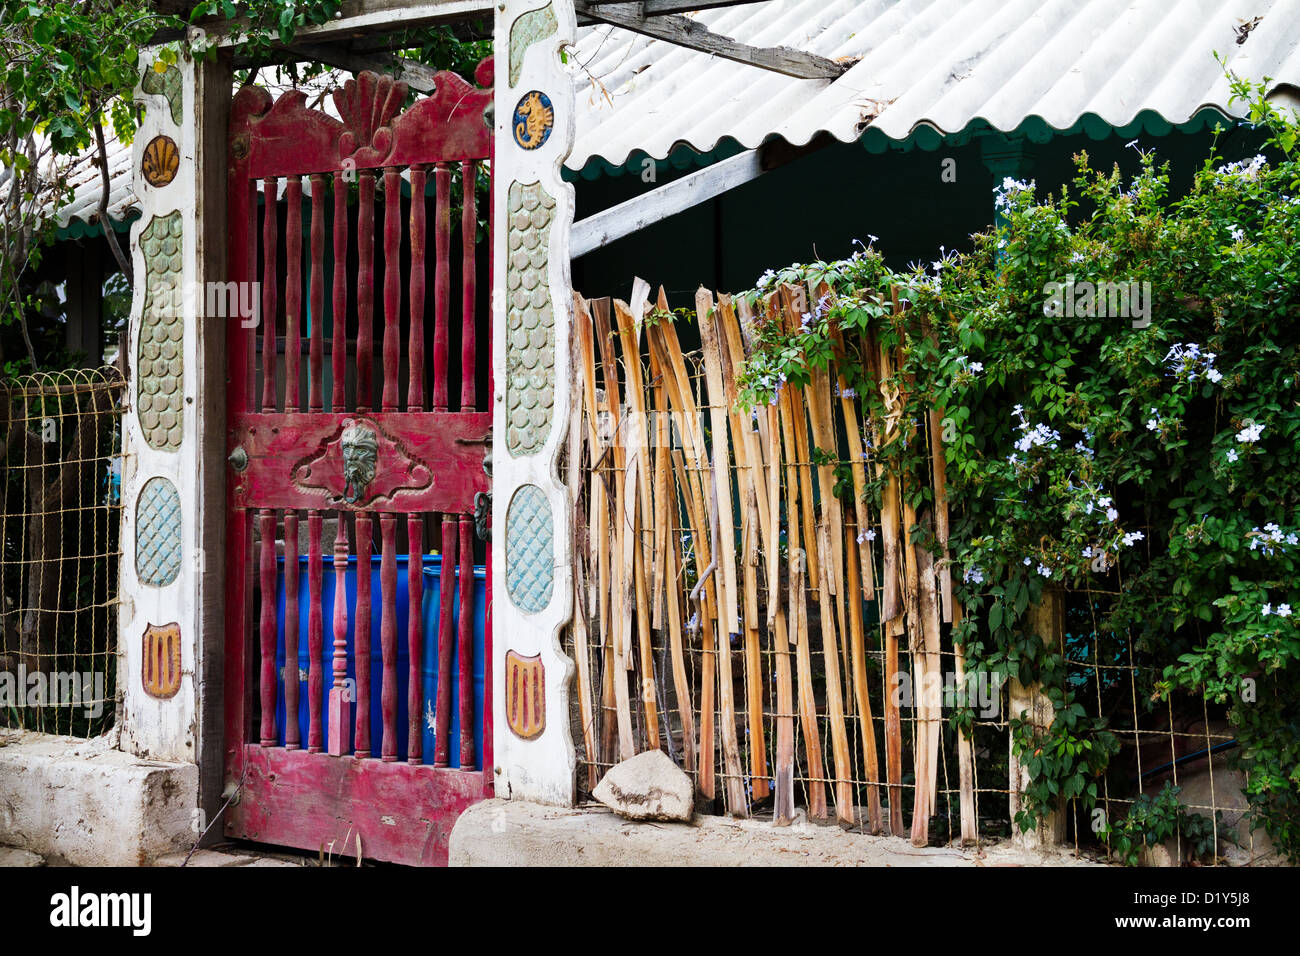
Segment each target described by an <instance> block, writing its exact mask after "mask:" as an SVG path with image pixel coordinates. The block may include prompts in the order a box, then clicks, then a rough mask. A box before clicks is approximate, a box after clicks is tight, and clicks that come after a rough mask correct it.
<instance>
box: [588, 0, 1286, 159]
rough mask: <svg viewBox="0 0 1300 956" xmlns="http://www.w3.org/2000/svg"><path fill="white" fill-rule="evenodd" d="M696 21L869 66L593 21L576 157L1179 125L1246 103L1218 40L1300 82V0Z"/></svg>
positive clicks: (902, 8) (811, 4) (803, 6)
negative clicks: (738, 55)
mask: <svg viewBox="0 0 1300 956" xmlns="http://www.w3.org/2000/svg"><path fill="white" fill-rule="evenodd" d="M693 16H694V18H695V19H697V20H699V21H700V22H701V23H703V24H705V25H706V26H708V28H709V29H710V30H712V31H713V32H715V33H719V34H722V35H725V36H729V37H731V38H733V39H735V40H739V41H741V42H744V43H748V44H751V45H753V46H792V47H796V48H798V49H801V50H806V51H808V52H811V53H817V54H820V55H822V56H825V57H828V58H830V59H833V60H838V61H848V60H854V59H856V62H855V63H854V65H853V66H852V67H851V68H850V69H849V70H848V71H847V72H846V73H844V74H843V75H842V76H840V77H839V78H837V79H835V80H833V81H832V80H810V79H795V78H791V77H787V76H782V75H779V74H776V73H771V72H768V71H765V70H762V69H759V68H757V67H753V66H748V65H744V64H739V63H734V62H732V61H729V60H723V59H721V58H718V57H715V56H711V55H709V54H705V53H700V52H696V51H692V50H687V49H683V48H681V47H677V46H673V45H672V44H669V43H666V42H664V41H661V40H652V39H649V38H647V37H643V36H639V35H636V34H633V33H631V32H629V31H626V30H623V29H620V28H618V27H610V26H603V25H602V26H593V27H587V28H584V29H583V30H582V31H580V35H579V38H578V43H577V46H576V52H577V56H576V58H575V59H576V61H577V64H578V66H577V69H578V73H577V77H576V80H575V82H576V83H577V87H578V91H579V95H578V109H579V112H578V130H577V141H576V143H575V147H574V150H573V153H572V155H571V156H570V158H569V161H568V163H567V165H568V166H569V167H570V168H572V169H581V168H583V167H584V166H585V165H586V164H587V163H588V162H589V161H590V160H592V159H594V158H597V157H598V158H600V159H603V160H604V161H606V162H608V163H610V164H612V165H615V166H617V165H621V164H622V163H624V162H626V161H627V158H628V156H629V155H630V154H631V153H632V152H633V151H634V150H641V151H644V152H645V153H648V154H649V155H651V156H653V157H655V158H657V159H662V158H665V157H666V156H667V155H668V154H669V152H670V151H671V150H672V149H673V147H674V146H676V145H678V144H687V145H690V146H692V147H694V148H695V149H697V150H699V151H701V152H708V151H710V150H712V149H713V148H714V147H715V146H716V145H717V144H718V143H719V142H720V141H722V140H723V139H725V138H728V137H729V138H731V139H734V140H735V141H737V142H738V143H739V144H740V145H741V146H744V147H747V148H753V147H756V146H758V145H760V144H761V143H762V142H763V141H764V140H766V139H769V138H771V137H773V136H780V137H783V138H784V139H786V140H788V141H789V142H790V143H792V144H795V145H803V144H805V143H807V142H808V141H809V140H811V139H812V138H813V137H814V136H815V135H816V134H818V133H819V132H823V131H824V132H827V133H829V134H831V135H833V136H835V137H836V138H837V139H839V140H841V141H844V142H849V141H852V140H854V139H857V138H858V136H859V135H860V134H861V133H862V132H863V130H864V128H866V127H867V126H868V125H869V126H872V127H874V128H875V129H876V130H878V131H880V132H881V133H883V134H884V135H886V136H888V137H889V138H891V139H895V140H902V139H906V138H907V137H908V136H909V135H910V134H911V133H913V132H914V131H916V130H917V129H919V128H923V127H930V128H932V129H934V130H937V131H941V132H944V133H955V132H958V131H961V130H963V129H965V128H966V127H967V126H968V125H970V124H971V123H973V122H975V121H981V120H982V121H984V122H987V123H988V124H990V125H991V126H993V127H994V128H996V129H998V130H1001V131H1003V132H1007V131H1010V130H1013V129H1015V128H1017V127H1018V126H1020V124H1021V123H1022V122H1023V121H1024V120H1026V119H1027V118H1029V117H1038V118H1039V119H1041V120H1042V121H1044V122H1046V123H1047V124H1048V125H1050V126H1052V127H1054V128H1056V129H1058V130H1063V129H1068V128H1070V127H1072V126H1074V125H1075V124H1076V123H1077V122H1078V121H1079V120H1080V119H1081V118H1083V117H1085V116H1087V115H1089V114H1091V115H1094V116H1096V117H1098V118H1100V119H1101V120H1103V121H1105V122H1106V123H1108V124H1110V125H1112V126H1115V127H1122V126H1126V125H1128V124H1130V123H1131V122H1132V121H1133V120H1134V119H1135V118H1136V117H1137V116H1138V114H1139V113H1141V112H1143V111H1152V112H1155V113H1158V114H1159V115H1160V116H1161V117H1163V118H1164V119H1165V120H1167V121H1168V122H1170V123H1175V124H1177V123H1184V122H1187V121H1188V120H1190V119H1191V118H1192V117H1193V116H1194V115H1195V114H1197V113H1198V112H1199V111H1200V110H1202V109H1203V108H1206V107H1212V108H1217V109H1219V110H1221V111H1223V112H1227V113H1239V112H1240V110H1239V107H1230V106H1229V104H1228V98H1229V89H1228V81H1227V79H1226V78H1225V76H1224V74H1223V70H1222V68H1221V67H1220V65H1219V64H1218V63H1217V62H1216V61H1215V58H1214V54H1215V52H1216V51H1217V52H1218V53H1219V54H1220V55H1222V56H1223V57H1225V58H1226V60H1227V64H1228V66H1229V67H1230V68H1231V69H1232V70H1234V71H1236V72H1237V73H1239V74H1241V75H1243V76H1248V77H1251V78H1253V79H1257V80H1260V79H1263V78H1264V77H1266V76H1267V77H1271V78H1272V79H1273V80H1274V81H1275V82H1289V83H1292V84H1300V0H765V2H759V3H750V4H742V5H740V6H735V7H727V8H719V9H714V10H706V11H702V12H699V13H697V14H694V15H693ZM1255 17H1260V18H1261V19H1260V20H1259V22H1258V23H1257V24H1256V25H1255V26H1254V28H1253V29H1252V30H1250V31H1249V33H1248V34H1247V36H1246V39H1245V41H1244V42H1243V43H1240V44H1239V43H1238V42H1237V39H1238V29H1239V28H1240V27H1241V26H1242V24H1243V23H1245V22H1247V21H1250V20H1252V19H1254V18H1255Z"/></svg>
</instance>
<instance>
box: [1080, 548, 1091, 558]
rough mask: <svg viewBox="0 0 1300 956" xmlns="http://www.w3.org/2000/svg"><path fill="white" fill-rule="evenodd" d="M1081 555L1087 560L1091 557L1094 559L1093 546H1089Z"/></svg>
mask: <svg viewBox="0 0 1300 956" xmlns="http://www.w3.org/2000/svg"><path fill="white" fill-rule="evenodd" d="M1080 554H1082V555H1083V557H1085V558H1091V557H1092V545H1088V546H1087V547H1086V548H1084V549H1083V551H1081V552H1080Z"/></svg>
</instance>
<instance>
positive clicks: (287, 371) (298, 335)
mask: <svg viewBox="0 0 1300 956" xmlns="http://www.w3.org/2000/svg"><path fill="white" fill-rule="evenodd" d="M284 203H285V207H286V209H287V215H286V218H285V224H284V249H285V280H284V410H285V411H286V412H296V411H298V409H300V408H301V407H302V381H301V379H302V376H301V374H300V367H301V363H302V331H301V330H302V177H301V176H290V177H289V178H288V179H286V180H285V183H284ZM286 517H287V516H286ZM295 520H296V519H295ZM285 540H286V542H287V541H288V539H287V538H286V539H285Z"/></svg>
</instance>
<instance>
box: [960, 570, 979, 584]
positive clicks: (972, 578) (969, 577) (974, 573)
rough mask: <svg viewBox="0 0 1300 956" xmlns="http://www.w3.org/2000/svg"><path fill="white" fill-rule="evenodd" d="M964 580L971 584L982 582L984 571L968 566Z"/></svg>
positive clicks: (963, 576)
mask: <svg viewBox="0 0 1300 956" xmlns="http://www.w3.org/2000/svg"><path fill="white" fill-rule="evenodd" d="M962 580H963V581H967V582H969V583H971V584H982V583H983V582H984V572H983V571H981V570H980V569H979V568H967V569H966V570H965V572H964V573H963V574H962Z"/></svg>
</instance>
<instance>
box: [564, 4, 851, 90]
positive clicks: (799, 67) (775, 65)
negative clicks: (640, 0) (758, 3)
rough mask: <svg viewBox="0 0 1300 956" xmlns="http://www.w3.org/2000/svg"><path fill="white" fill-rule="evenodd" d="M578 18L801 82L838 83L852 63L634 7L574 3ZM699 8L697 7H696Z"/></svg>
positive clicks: (685, 18) (680, 17) (634, 5)
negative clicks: (755, 43)
mask: <svg viewBox="0 0 1300 956" xmlns="http://www.w3.org/2000/svg"><path fill="white" fill-rule="evenodd" d="M574 7H575V9H576V10H577V12H578V13H579V15H581V16H583V17H585V18H586V19H588V20H591V21H594V22H597V23H607V24H609V25H611V26H616V27H622V28H623V29H625V30H631V31H632V32H633V33H641V34H644V35H645V36H649V37H654V38H655V39H657V40H664V41H666V42H668V43H675V44H677V45H678V46H683V47H687V48H689V49H692V50H699V51H700V52H702V53H710V54H713V55H714V56H720V57H722V58H724V59H727V60H733V61H734V62H736V63H745V64H748V65H749V66H756V67H759V68H760V69H764V70H771V71H772V72H774V73H781V74H784V75H785V76H793V77H797V78H799V79H817V80H825V79H835V78H836V77H838V76H840V75H841V74H843V73H844V71H845V70H847V69H848V68H849V67H850V66H851V65H852V64H851V63H836V62H835V61H834V60H830V59H827V58H826V57H824V56H818V55H817V54H815V53H805V52H804V51H803V50H796V49H794V48H792V47H785V46H779V47H757V46H751V45H750V44H748V43H741V42H740V41H738V40H733V39H732V38H731V37H725V36H722V35H721V34H718V33H714V32H713V31H712V30H710V29H709V28H708V27H706V26H705V25H704V24H702V23H700V22H698V21H696V20H692V19H690V18H689V17H684V16H678V15H650V14H648V13H646V12H644V11H639V10H638V4H634V3H622V4H613V3H593V2H591V0H575V4H574ZM697 7H698V5H697Z"/></svg>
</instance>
